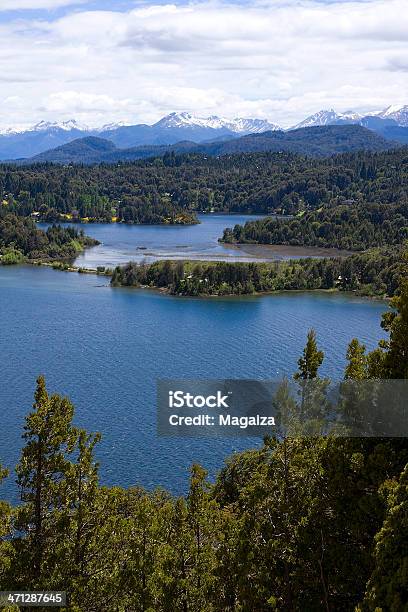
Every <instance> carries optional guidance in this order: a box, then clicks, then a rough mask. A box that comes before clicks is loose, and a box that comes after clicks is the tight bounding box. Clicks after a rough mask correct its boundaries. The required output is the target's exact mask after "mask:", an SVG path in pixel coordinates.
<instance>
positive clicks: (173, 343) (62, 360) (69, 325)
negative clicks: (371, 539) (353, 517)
mask: <svg viewBox="0 0 408 612" xmlns="http://www.w3.org/2000/svg"><path fill="white" fill-rule="evenodd" d="M108 228H110V230H111V231H112V232H116V231H118V230H122V229H123V231H125V232H126V231H127V228H126V227H124V228H122V226H120V228H117V226H108ZM89 229H93V226H89ZM167 229H168V228H166V231H167ZM177 229H178V228H177ZM133 230H134V228H130V231H133ZM149 230H150V231H152V232H154V231H159V233H160V232H161V229H159V230H157V228H149ZM171 231H172V230H171ZM185 231H186V230H185V228H180V233H181V234H184V233H185ZM189 231H192V230H191V228H189ZM112 240H113V239H112ZM181 242H185V240H183V241H180V243H181ZM385 309H386V305H385V304H384V303H382V302H377V301H369V300H364V299H359V298H356V297H353V296H347V295H334V294H328V293H319V292H314V293H297V292H293V293H281V294H276V295H268V296H263V297H241V298H208V299H197V298H177V297H171V296H166V295H163V294H160V293H159V292H156V291H148V290H130V289H118V288H116V289H112V288H110V287H109V285H108V279H106V278H103V277H102V278H101V277H96V276H91V275H90V276H88V275H80V274H75V273H64V272H57V271H54V270H52V269H49V268H44V267H34V266H13V267H0V311H1V313H2V316H1V319H0V338H1V347H0V348H1V350H0V372H1V386H0V408H1V412H2V427H1V429H0V461H1V462H2V463H3V464H5V465H7V466H8V467H13V465H14V464H15V462H16V460H17V458H18V454H19V448H20V447H21V437H20V436H21V431H22V426H23V419H24V415H25V414H26V413H27V412H28V411H29V410H30V407H31V405H32V402H33V392H34V388H35V379H36V377H37V376H38V374H40V373H43V374H45V376H46V378H47V383H48V386H49V390H50V391H54V392H58V393H62V394H66V395H68V396H70V397H71V399H72V401H73V402H74V404H75V405H76V418H75V420H76V423H77V424H78V425H80V426H83V427H86V428H87V429H88V430H90V431H96V430H98V431H100V432H101V433H102V435H103V441H102V443H101V444H100V446H99V449H98V458H99V459H100V461H101V464H102V467H101V475H102V481H103V482H104V483H107V484H120V485H124V486H128V485H133V484H141V485H143V486H146V487H149V488H152V487H155V486H158V485H162V486H164V487H166V488H168V489H170V490H171V491H173V492H174V493H181V492H183V491H184V490H185V488H186V483H187V478H188V467H189V466H190V465H191V463H192V462H194V461H196V462H200V463H202V464H203V465H204V466H205V467H207V468H208V469H209V470H210V472H211V474H214V472H215V471H216V470H217V469H218V468H219V467H220V466H221V465H222V463H223V460H224V458H225V457H226V456H227V455H228V454H230V453H231V452H233V451H234V450H240V449H243V448H244V447H246V446H248V445H253V444H254V441H253V440H251V441H248V440H247V439H237V440H234V439H231V438H228V439H217V440H214V439H213V440H209V439H194V438H189V439H184V438H177V439H170V438H164V437H158V436H157V434H156V425H155V422H156V421H155V419H156V380H157V379H160V378H171V377H178V378H186V379H188V378H196V377H197V376H198V377H200V378H223V377H226V378H255V379H268V378H275V377H277V376H281V375H283V374H285V373H287V374H289V375H290V374H292V373H293V372H294V370H295V369H296V364H297V359H298V358H299V356H300V354H301V351H302V348H303V346H304V344H305V338H306V333H307V330H308V329H309V328H310V327H315V329H316V331H317V334H318V341H319V344H320V346H321V347H322V348H323V350H324V351H325V352H326V359H325V362H324V367H323V369H322V372H323V373H324V374H327V375H330V376H332V377H339V376H341V375H342V370H343V367H344V362H345V359H344V356H345V352H346V347H347V344H348V342H349V341H350V339H351V338H352V337H354V336H357V337H359V338H360V340H362V341H363V342H364V343H365V344H366V345H367V347H368V348H370V349H371V348H373V347H374V346H375V344H376V342H377V341H378V339H379V338H381V337H384V336H383V332H382V331H381V329H380V326H379V320H380V315H381V313H382V312H383V311H384V310H385ZM3 491H6V494H7V496H8V497H9V498H13V497H15V489H14V488H13V485H12V481H11V480H10V479H9V480H8V482H7V484H6V488H3Z"/></svg>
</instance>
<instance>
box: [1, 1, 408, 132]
mask: <svg viewBox="0 0 408 612" xmlns="http://www.w3.org/2000/svg"><path fill="white" fill-rule="evenodd" d="M11 8H13V10H10V9H11ZM17 8H19V9H20V10H16V9H17ZM407 9H408V0H362V1H358V0H348V1H347V2H345V1H344V0H343V1H341V0H331V1H330V2H325V1H323V0H320V1H319V0H252V1H247V2H234V3H232V2H225V1H222V0H200V1H198V0H196V1H195V2H193V3H188V2H178V3H174V2H173V3H172V2H166V1H165V0H159V1H154V2H152V1H151V0H143V1H142V0H139V1H135V2H133V1H132V2H130V1H128V0H115V1H112V0H82V1H81V0H77V1H76V2H75V0H0V81H1V88H0V100H1V109H2V112H1V114H0V125H1V126H2V127H6V126H17V125H21V126H23V125H29V124H32V123H35V122H36V121H39V120H42V119H45V120H51V121H52V120H58V121H59V120H67V119H69V118H76V119H78V120H79V121H82V122H84V123H87V124H90V125H101V124H104V123H108V122H116V121H121V120H122V121H125V122H132V123H136V122H153V121H155V120H157V119H158V118H159V117H161V116H162V115H163V114H166V113H168V112H171V111H172V110H175V111H182V110H185V111H189V112H192V113H195V114H198V115H201V116H206V115H211V114H219V115H224V116H227V117H233V116H253V117H261V118H264V117H265V118H268V119H269V120H270V121H273V122H275V123H278V124H279V125H282V126H287V125H292V124H293V123H296V122H297V121H299V120H301V119H303V118H304V117H305V116H306V115H308V114H310V113H312V112H315V111H317V110H320V109H321V108H331V107H334V108H335V109H336V110H339V111H345V110H349V109H354V110H357V111H363V112H365V111H374V110H377V109H381V108H384V107H386V106H388V105H389V104H404V103H408V79H407V73H408V45H407V42H408V34H407V33H408V10H407Z"/></svg>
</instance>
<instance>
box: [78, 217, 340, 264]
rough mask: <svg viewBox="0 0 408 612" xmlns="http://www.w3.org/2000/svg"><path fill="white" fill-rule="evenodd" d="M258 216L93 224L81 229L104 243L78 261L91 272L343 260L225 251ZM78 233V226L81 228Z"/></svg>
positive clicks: (252, 248) (276, 250) (295, 250)
mask: <svg viewBox="0 0 408 612" xmlns="http://www.w3.org/2000/svg"><path fill="white" fill-rule="evenodd" d="M260 218H262V217H260V216H259V215H258V216H254V215H199V219H200V221H201V223H199V224H198V225H126V224H124V223H112V224H106V223H94V224H93V223H90V224H88V225H83V226H81V227H82V228H83V229H84V230H85V232H86V233H87V234H88V235H89V236H92V237H93V238H96V239H97V240H99V242H100V243H101V244H100V245H98V246H97V247H94V248H92V249H88V250H87V251H86V252H85V253H84V254H83V255H81V256H80V257H78V259H77V260H76V264H77V265H79V266H82V267H85V268H96V267H97V266H107V267H114V266H117V265H118V264H124V263H127V262H128V261H130V260H132V261H146V262H151V261H155V260H157V259H201V260H207V261H218V260H224V261H274V260H277V259H288V258H290V257H291V258H296V257H303V256H306V255H308V256H313V257H314V256H317V257H318V256H323V255H336V254H342V252H340V251H336V250H334V249H313V248H300V247H282V246H279V247H268V246H262V245H242V246H239V247H236V246H231V245H223V244H220V243H219V242H218V239H219V238H221V236H222V234H223V231H224V229H225V228H226V227H233V226H234V225H235V224H237V223H238V224H240V225H242V224H244V223H246V221H251V220H253V219H260ZM76 227H78V226H76Z"/></svg>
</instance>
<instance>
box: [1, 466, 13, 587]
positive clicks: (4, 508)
mask: <svg viewBox="0 0 408 612" xmlns="http://www.w3.org/2000/svg"><path fill="white" fill-rule="evenodd" d="M7 476H8V470H5V469H3V468H2V466H1V464H0V484H1V483H2V481H3V480H4V479H5V478H7ZM11 534H12V508H11V506H10V504H8V503H7V502H5V501H2V500H0V590H6V587H7V578H6V575H7V573H8V572H9V570H10V567H11V564H12V559H13V547H12V544H11V542H10V536H11ZM9 586H10V588H11V585H9Z"/></svg>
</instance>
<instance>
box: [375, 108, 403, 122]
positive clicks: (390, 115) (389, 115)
mask: <svg viewBox="0 0 408 612" xmlns="http://www.w3.org/2000/svg"><path fill="white" fill-rule="evenodd" d="M376 116H377V117H381V118H382V119H393V120H394V121H395V122H396V123H397V124H398V125H400V126H401V127H408V105H405V106H398V105H392V106H388V108H386V109H384V110H383V111H380V112H379V113H376Z"/></svg>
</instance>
